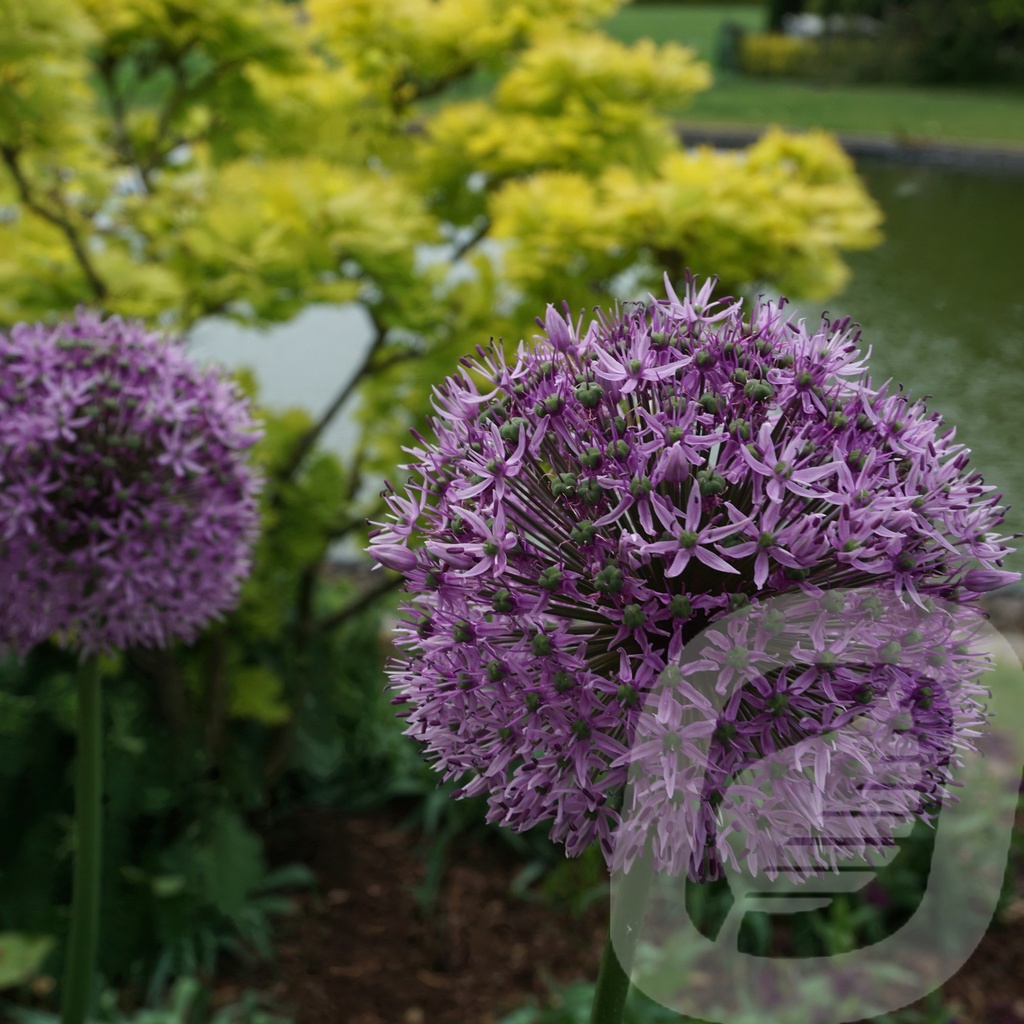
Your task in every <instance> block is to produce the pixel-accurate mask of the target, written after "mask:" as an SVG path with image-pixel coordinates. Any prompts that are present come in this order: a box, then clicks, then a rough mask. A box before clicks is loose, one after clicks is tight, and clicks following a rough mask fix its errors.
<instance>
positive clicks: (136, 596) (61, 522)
mask: <svg viewBox="0 0 1024 1024" xmlns="http://www.w3.org/2000/svg"><path fill="white" fill-rule="evenodd" d="M258 436H259V432H258V430H257V429H256V424H255V423H254V421H253V419H252V418H251V417H250V415H249V412H248V409H247V405H246V403H245V401H244V399H243V398H242V397H241V396H240V394H239V393H238V392H237V390H236V388H235V385H234V384H233V383H231V382H229V381H227V380H225V379H222V377H221V376H220V375H219V374H218V372H217V371H216V370H212V369H211V370H203V369H201V368H200V367H198V366H197V365H195V364H194V363H193V362H192V361H191V360H190V359H189V358H188V356H187V354H186V352H185V350H184V346H183V344H182V343H181V342H178V341H173V340H165V339H163V338H162V337H160V336H159V335H156V334H152V333H147V331H146V330H145V329H144V328H143V327H142V326H141V325H139V324H134V323H126V322H124V321H122V320H120V319H117V318H112V319H108V320H105V321H104V320H101V319H100V318H99V317H97V316H95V315H93V314H91V313H87V312H85V311H79V312H78V313H77V315H76V317H75V319H73V320H71V321H69V322H64V323H60V324H58V325H57V326H55V327H49V326H43V325H38V324H36V325H30V324H18V325H16V326H15V327H14V328H13V329H12V330H11V332H10V334H8V335H4V334H0V622H2V623H3V627H2V633H3V639H4V642H6V643H8V644H10V645H11V646H12V647H14V648H15V649H16V650H18V651H20V652H24V651H26V650H28V649H29V648H30V647H32V646H33V645H35V644H37V643H39V642H40V641H42V640H44V639H46V638H48V637H51V636H54V635H56V636H57V637H58V639H59V640H60V641H61V642H63V643H64V644H66V645H69V646H73V647H75V648H77V649H79V650H81V651H82V652H83V653H86V654H92V653H97V652H106V651H110V650H112V649H115V648H124V647H127V646H130V645H144V646H163V645H166V644H167V643H168V642H169V641H170V640H171V639H172V638H174V637H180V638H183V639H186V640H189V639H193V638H194V637H195V636H196V634H197V632H198V631H199V629H200V628H201V627H202V626H204V625H205V624H206V623H207V622H208V621H209V620H210V619H211V618H213V617H216V616H218V615H220V614H222V613H223V612H224V611H226V610H227V609H229V608H230V607H231V606H232V604H233V603H234V602H235V601H236V599H237V596H238V593H239V589H240V586H241V581H242V580H243V579H244V578H245V576H246V575H247V573H248V571H249V563H250V555H251V548H252V544H253V542H254V540H255V537H256V534H257V531H258V525H259V518H258V508H257V500H256V499H257V494H258V491H259V486H260V480H259V477H258V475H257V474H256V473H255V472H254V470H253V469H252V468H251V467H250V466H249V464H248V449H249V448H251V446H252V445H253V444H254V443H255V441H256V440H257V439H258Z"/></svg>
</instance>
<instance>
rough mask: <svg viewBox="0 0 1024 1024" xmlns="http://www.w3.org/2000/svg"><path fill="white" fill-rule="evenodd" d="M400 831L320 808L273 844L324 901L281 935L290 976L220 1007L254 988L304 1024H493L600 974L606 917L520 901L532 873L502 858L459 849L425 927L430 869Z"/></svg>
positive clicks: (230, 993)
mask: <svg viewBox="0 0 1024 1024" xmlns="http://www.w3.org/2000/svg"><path fill="white" fill-rule="evenodd" d="M402 819H403V813H402V812H401V811H399V810H397V809H395V808H389V809H385V810H384V811H382V812H380V813H379V814H378V815H377V816H375V817H370V818H346V817H345V816H344V815H343V814H341V813H339V812H337V811H333V810H331V809H328V808H314V809H309V810H305V811H303V812H301V813H300V814H299V815H298V816H297V817H294V818H291V819H290V820H289V821H288V822H287V825H286V826H285V829H284V830H283V831H282V833H279V834H272V835H271V836H269V837H268V839H269V849H270V852H271V856H272V857H273V859H274V860H275V861H277V862H278V863H294V862H295V861H299V862H301V863H304V864H306V865H308V866H309V867H310V868H312V870H313V871H314V873H315V874H316V876H317V879H318V881H319V891H318V892H317V893H313V894H309V895H306V896H302V897H300V898H299V903H300V907H299V912H298V913H297V914H296V915H295V916H294V917H291V918H285V919H283V920H282V921H281V922H280V923H279V926H278V928H277V933H278V941H277V954H278V963H277V964H276V965H272V966H271V967H270V968H269V969H267V968H264V969H261V970H260V972H259V973H258V974H257V975H256V976H255V977H245V976H240V977H238V978H236V979H233V981H232V983H231V984H229V985H228V986H226V991H222V992H221V998H223V999H228V998H233V997H237V995H238V988H239V987H248V986H250V985H253V984H256V985H258V986H259V987H261V988H263V989H264V990H266V991H267V992H268V993H269V994H270V995H271V996H273V997H274V1000H275V1002H276V1003H278V1004H279V1005H280V1006H281V1007H282V1008H283V1009H287V1010H290V1011H291V1012H293V1013H294V1014H295V1015H296V1024H492V1022H494V1021H497V1020H500V1019H501V1017H502V1016H503V1015H505V1014H507V1013H509V1012H511V1011H512V1010H514V1009H516V1008H517V1007H519V1006H522V1005H523V1004H524V1003H525V1002H526V1001H527V1000H529V999H530V998H531V997H533V998H536V999H538V1000H539V999H542V998H543V997H544V996H545V995H546V993H547V991H548V989H547V985H546V980H557V981H559V982H571V981H576V980H579V979H580V978H582V977H587V976H589V975H591V974H592V973H594V972H595V971H596V967H597V964H598V961H599V959H600V955H601V946H602V943H603V941H604V934H605V928H606V923H605V922H606V917H607V905H606V904H602V905H600V906H595V907H592V908H591V909H590V910H589V911H587V912H586V913H585V914H583V915H581V916H580V917H578V918H574V917H572V916H571V915H570V914H568V913H567V912H557V911H553V910H551V909H549V908H548V907H545V906H542V905H540V904H538V903H534V902H527V901H526V900H524V899H522V898H516V897H512V896H510V894H509V887H510V885H511V884H512V882H513V880H514V879H515V877H516V875H517V874H518V872H519V871H520V870H521V869H522V867H523V865H522V863H521V862H519V861H517V860H516V859H515V857H514V856H512V854H511V852H510V851H509V850H507V849H506V848H504V847H502V846H501V845H500V844H497V843H489V844H477V843H474V844H472V845H469V846H461V847H460V846H458V845H456V846H455V847H454V848H453V849H452V851H451V855H450V863H449V867H448V870H447V871H446V873H445V877H444V882H443V885H442V890H441V893H440V895H439V898H438V904H437V907H436V910H435V911H434V912H433V913H428V914H425V913H423V912H422V911H421V910H420V908H419V907H418V906H417V902H416V898H415V889H416V886H417V884H418V883H419V882H420V881H421V880H422V879H423V875H424V862H423V857H422V855H421V849H420V848H419V840H418V839H417V836H416V834H415V833H413V832H412V831H410V830H408V829H406V828H403V827H400V826H401V822H402Z"/></svg>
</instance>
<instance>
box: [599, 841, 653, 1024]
mask: <svg viewBox="0 0 1024 1024" xmlns="http://www.w3.org/2000/svg"><path fill="white" fill-rule="evenodd" d="M652 878H653V870H652V868H651V862H650V857H649V856H644V857H641V858H639V859H638V860H637V861H636V863H635V864H634V865H633V867H632V869H631V870H630V872H629V874H627V875H623V876H622V878H621V881H620V883H619V887H618V892H617V893H616V898H615V906H614V907H613V911H612V920H611V926H610V928H609V929H608V938H607V939H606V940H605V944H604V953H603V955H602V957H601V967H600V970H599V971H598V974H597V987H596V988H595V990H594V1004H593V1006H592V1007H591V1009H590V1024H621V1022H622V1014H623V1012H624V1010H625V1008H626V998H627V997H628V995H629V984H630V983H629V976H630V971H631V970H632V967H633V955H634V953H635V950H636V941H637V939H638V938H639V935H640V927H641V925H642V924H643V920H644V912H645V911H646V909H647V896H648V893H649V892H650V888H651V881H652Z"/></svg>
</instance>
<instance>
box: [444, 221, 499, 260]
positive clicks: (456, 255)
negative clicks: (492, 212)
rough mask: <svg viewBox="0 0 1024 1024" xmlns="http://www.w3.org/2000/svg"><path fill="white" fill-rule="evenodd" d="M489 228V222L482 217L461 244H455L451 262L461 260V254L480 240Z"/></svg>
mask: <svg viewBox="0 0 1024 1024" xmlns="http://www.w3.org/2000/svg"><path fill="white" fill-rule="evenodd" d="M490 230H491V222H490V221H489V220H488V219H487V218H486V217H484V218H482V220H481V223H480V226H479V227H478V228H477V229H476V231H474V232H473V234H471V235H470V236H469V238H467V239H466V241H465V242H463V243H462V245H460V246H457V247H456V249H455V251H454V252H453V253H452V262H453V263H454V262H455V261H456V260H461V259H462V257H463V256H465V255H466V253H467V252H469V250H470V249H472V248H473V246H474V245H476V244H477V242H479V241H481V240H482V239H483V237H484V236H485V235H486V234H487V232H488V231H490Z"/></svg>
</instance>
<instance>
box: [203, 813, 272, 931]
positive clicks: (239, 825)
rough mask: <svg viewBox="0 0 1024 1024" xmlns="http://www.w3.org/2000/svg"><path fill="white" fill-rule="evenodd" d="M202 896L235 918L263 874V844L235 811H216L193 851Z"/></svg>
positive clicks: (264, 868)
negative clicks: (200, 881) (199, 875)
mask: <svg viewBox="0 0 1024 1024" xmlns="http://www.w3.org/2000/svg"><path fill="white" fill-rule="evenodd" d="M196 863H197V865H198V867H199V870H200V874H201V876H202V882H203V888H204V890H205V893H204V895H205V897H206V898H207V899H208V900H209V902H210V903H211V904H213V906H215V907H216V908H217V909H218V910H219V911H220V912H221V913H222V914H224V915H225V916H226V917H230V918H236V917H238V916H239V915H240V914H241V913H242V911H243V910H244V909H245V905H246V902H247V900H248V899H249V896H250V894H251V893H252V892H253V891H254V890H256V889H258V888H259V887H260V884H261V883H262V881H263V879H264V876H265V874H266V865H265V864H264V861H263V844H262V842H261V841H260V839H259V837H258V836H257V835H256V834H255V833H254V832H253V831H252V830H251V829H249V828H248V827H247V826H246V824H245V823H244V822H243V821H242V819H241V818H240V817H239V815H238V814H236V813H235V812H234V811H230V810H227V809H222V810H218V811H217V812H215V813H214V815H213V816H212V818H211V819H210V823H209V826H208V829H207V832H206V836H205V838H204V841H203V843H202V845H201V846H200V847H199V849H198V850H197V851H196Z"/></svg>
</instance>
